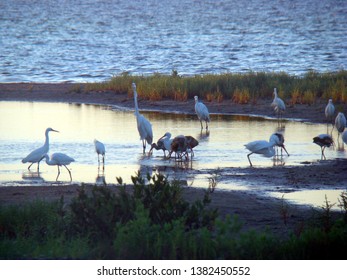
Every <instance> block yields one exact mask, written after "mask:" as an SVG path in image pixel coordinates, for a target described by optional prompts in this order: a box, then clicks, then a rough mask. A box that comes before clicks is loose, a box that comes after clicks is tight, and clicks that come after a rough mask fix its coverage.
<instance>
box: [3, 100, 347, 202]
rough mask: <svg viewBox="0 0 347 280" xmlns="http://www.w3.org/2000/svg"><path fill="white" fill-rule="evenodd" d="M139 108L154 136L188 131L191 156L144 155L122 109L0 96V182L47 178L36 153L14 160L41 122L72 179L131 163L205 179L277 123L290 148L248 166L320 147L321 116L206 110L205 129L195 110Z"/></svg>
mask: <svg viewBox="0 0 347 280" xmlns="http://www.w3.org/2000/svg"><path fill="white" fill-rule="evenodd" d="M192 106H193V104H192ZM142 113H143V115H144V116H145V117H146V118H148V119H149V120H150V122H151V123H152V127H153V134H154V140H155V141H156V140H157V139H158V138H160V137H161V136H163V135H164V133H165V132H167V131H169V132H170V133H171V134H172V135H173V136H175V135H180V134H184V135H191V136H193V137H195V138H196V139H197V140H198V141H199V145H198V146H197V147H196V148H195V156H194V158H193V159H192V161H190V162H188V163H177V162H176V161H175V160H173V159H165V158H164V157H163V152H162V151H154V153H153V155H152V156H148V155H147V154H145V155H144V154H143V153H142V143H141V141H140V139H139V134H138V131H137V126H136V118H135V116H134V113H133V111H130V110H125V109H122V108H114V107H107V106H97V105H81V104H66V103H46V102H0V131H1V135H0V153H1V159H0V187H1V186H20V185H43V184H53V183H55V180H56V176H57V168H56V167H54V166H48V165H46V163H45V162H44V161H43V162H41V164H40V173H39V174H38V173H37V172H36V164H34V165H33V166H32V168H31V171H32V172H29V171H28V169H27V167H28V164H23V163H22V162H21V160H22V158H24V157H25V156H26V155H27V154H29V152H31V151H32V150H34V149H36V148H38V147H40V146H42V145H43V143H44V140H45V139H44V132H45V129H46V128H47V127H52V128H54V129H56V130H59V133H54V132H51V133H50V134H49V137H50V151H49V153H50V154H51V153H54V152H63V153H66V154H68V155H69V156H71V157H73V158H74V159H75V160H76V162H73V163H72V164H71V165H69V168H70V169H71V173H72V179H73V182H74V183H97V184H103V183H108V184H116V183H117V179H116V178H117V177H122V179H123V181H124V182H127V183H128V182H131V176H133V175H135V174H136V172H138V171H140V172H141V174H143V175H145V174H147V173H150V174H153V173H154V172H157V171H159V172H162V173H165V174H167V175H168V176H169V178H171V179H179V180H181V181H184V182H186V183H187V184H188V185H191V186H196V187H207V186H208V177H209V176H210V174H208V173H206V172H204V170H211V169H217V168H221V169H222V168H225V167H238V168H245V167H248V166H249V162H248V160H247V153H248V151H247V150H246V149H245V147H244V144H246V143H248V142H250V141H253V140H260V139H265V140H268V139H269V137H270V135H271V134H272V133H274V132H276V131H279V130H280V131H281V132H282V133H283V134H284V137H285V144H286V148H287V150H288V152H289V153H290V156H289V157H287V156H283V157H282V158H281V159H280V160H277V161H273V160H272V159H269V158H264V157H261V156H259V155H252V157H251V158H252V162H253V165H254V167H255V168H257V167H271V166H273V165H286V166H289V165H300V164H301V163H302V162H305V161H316V160H320V158H321V155H320V147H318V146H317V145H315V144H313V143H312V138H313V137H314V136H316V135H318V134H321V133H326V131H327V127H326V125H324V124H310V123H303V122H294V121H285V122H284V123H283V124H282V125H281V126H279V125H278V122H277V120H274V119H264V118H261V117H248V116H228V115H212V116H211V120H212V121H211V123H210V130H209V131H208V132H206V131H205V130H203V131H201V130H200V123H199V122H198V120H197V117H196V116H195V115H189V114H171V113H153V112H142ZM334 137H335V138H336V134H334ZM94 139H98V140H99V141H102V142H103V143H104V144H105V146H106V163H105V169H104V170H103V169H102V168H99V166H98V161H97V154H96V153H95V150H94V143H93V140H94ZM148 150H149V147H147V150H146V151H148ZM325 154H326V157H327V159H334V158H338V157H340V158H345V157H346V151H345V149H344V147H343V145H342V144H341V145H338V146H336V147H335V148H329V149H326V151H325ZM59 181H60V182H61V183H64V182H66V183H68V182H69V175H68V173H67V171H66V170H65V168H61V174H60V176H59ZM220 187H221V188H223V189H233V190H234V189H236V190H237V189H240V190H247V185H245V184H243V185H239V184H238V183H237V182H234V183H233V182H231V183H230V184H224V185H223V184H221V185H220ZM270 191H271V190H270ZM323 200H324V196H323Z"/></svg>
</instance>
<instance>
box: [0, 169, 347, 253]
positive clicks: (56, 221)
mask: <svg viewBox="0 0 347 280" xmlns="http://www.w3.org/2000/svg"><path fill="white" fill-rule="evenodd" d="M213 178H214V180H212V179H213ZM212 179H211V180H210V187H209V190H207V191H206V192H205V194H204V196H203V198H202V200H197V201H195V202H193V203H189V202H187V201H186V200H184V199H183V196H182V190H183V188H182V187H181V186H180V185H179V184H178V183H177V182H175V181H173V182H169V181H168V179H167V178H166V177H165V176H163V175H161V174H156V175H154V176H149V175H148V176H147V178H145V179H144V178H143V177H141V175H140V174H137V175H136V176H133V177H132V181H133V186H131V187H130V186H127V185H125V184H123V183H122V179H121V178H118V183H119V185H118V186H117V190H115V189H113V188H114V187H112V188H111V187H105V186H104V187H96V186H95V187H93V189H92V190H91V192H88V191H87V190H86V189H85V188H84V187H82V188H81V190H80V191H79V193H78V195H77V197H76V198H75V199H73V201H72V202H71V203H70V204H66V203H65V202H64V200H63V199H61V200H59V201H56V202H54V203H51V202H42V201H36V202H34V203H29V204H27V205H23V206H21V207H14V206H6V207H5V206H2V207H0V259H337V258H339V257H342V256H343V255H344V254H343V253H344V252H345V251H346V249H347V224H346V203H345V201H346V194H345V193H344V194H342V196H341V203H340V205H341V207H342V208H343V211H342V212H341V213H342V217H340V218H338V219H336V220H335V219H333V218H332V215H331V205H330V204H329V202H328V201H326V205H325V206H324V207H323V208H322V212H320V217H321V219H320V220H319V221H320V223H318V224H312V225H311V226H309V227H307V228H305V229H302V230H301V231H300V232H295V233H292V234H290V235H289V237H288V238H286V239H283V238H282V239H281V238H279V237H278V236H275V235H273V234H272V233H271V232H269V231H262V232H260V231H255V230H247V231H246V230H242V222H241V221H240V220H239V218H238V216H232V217H231V216H227V217H226V218H224V219H221V218H219V217H218V211H217V210H216V209H213V208H211V207H210V205H209V203H210V199H211V198H210V195H211V193H212V190H214V187H213V186H214V185H215V183H216V180H215V179H216V178H215V177H212ZM284 226H285V225H284Z"/></svg>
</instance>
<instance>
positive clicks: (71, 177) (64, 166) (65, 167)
mask: <svg viewBox="0 0 347 280" xmlns="http://www.w3.org/2000/svg"><path fill="white" fill-rule="evenodd" d="M64 167H65V168H66V170H67V171H68V172H69V174H70V181H72V177H71V171H70V170H69V168H67V167H66V165H64Z"/></svg>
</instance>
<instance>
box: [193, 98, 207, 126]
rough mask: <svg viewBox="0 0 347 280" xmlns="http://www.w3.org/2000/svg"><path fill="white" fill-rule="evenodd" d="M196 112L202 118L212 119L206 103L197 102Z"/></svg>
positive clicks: (205, 119)
mask: <svg viewBox="0 0 347 280" xmlns="http://www.w3.org/2000/svg"><path fill="white" fill-rule="evenodd" d="M195 112H196V114H197V115H198V118H199V119H200V120H204V121H210V113H209V112H208V109H207V107H206V105H205V104H203V103H201V102H197V103H196V104H195Z"/></svg>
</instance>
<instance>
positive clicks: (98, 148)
mask: <svg viewBox="0 0 347 280" xmlns="http://www.w3.org/2000/svg"><path fill="white" fill-rule="evenodd" d="M94 146H95V152H96V153H97V154H98V164H100V155H101V156H102V164H103V165H104V164H105V153H106V149H105V145H104V144H103V143H102V142H100V141H98V140H96V139H94Z"/></svg>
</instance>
